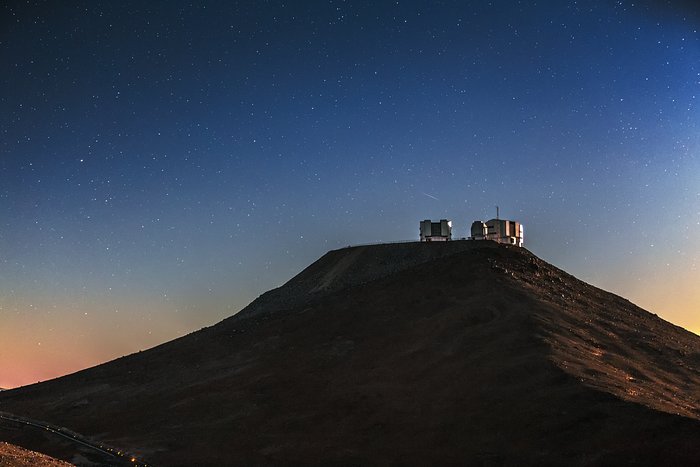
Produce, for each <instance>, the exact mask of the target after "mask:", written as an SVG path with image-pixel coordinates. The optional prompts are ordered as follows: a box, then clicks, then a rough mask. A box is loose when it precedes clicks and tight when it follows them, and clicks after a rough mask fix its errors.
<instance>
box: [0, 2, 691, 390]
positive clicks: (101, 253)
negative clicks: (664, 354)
mask: <svg viewBox="0 0 700 467" xmlns="http://www.w3.org/2000/svg"><path fill="white" fill-rule="evenodd" d="M3 4H4V6H2V7H0V70H1V71H0V387H13V386H17V385H22V384H28V383H31V382H35V381H38V380H45V379H49V378H51V377H55V376H58V375H61V374H65V373H68V372H72V371H75V370H77V369H80V368H84V367H87V366H91V365H94V364H97V363H99V362H103V361H106V360H109V359H112V358H115V357H117V356H121V355H124V354H128V353H132V352H135V351H138V350H141V349H145V348H148V347H150V346H153V345H156V344H158V343H161V342H164V341H167V340H170V339H172V338H174V337H177V336H180V335H183V334H185V333H188V332H191V331H194V330H196V329H199V328H201V327H203V326H207V325H211V324H214V323H215V322H217V321H219V320H221V319H223V318H225V317H227V316H230V315H231V314H233V313H235V312H236V311H238V310H240V309H241V308H242V307H243V306H245V305H246V304H247V303H249V302H250V301H251V300H253V299H254V298H255V297H256V296H258V295H259V294H261V293H262V292H264V291H265V290H268V289H270V288H272V287H275V286H278V285H281V284H282V283H283V282H285V281H286V280H287V279H289V278H291V277H292V276H293V275H294V274H296V273H297V272H299V271H300V270H301V269H303V268H304V267H305V266H307V265H308V264H309V263H311V262H312V261H314V260H315V259H317V258H318V257H319V256H321V255H322V254H324V253H325V252H326V251H327V250H329V249H334V248H339V247H343V246H346V245H350V244H359V243H368V242H380V241H392V240H409V239H417V238H418V222H419V221H420V220H421V219H426V218H432V219H440V218H443V217H448V218H451V219H453V221H454V226H455V227H454V231H455V235H456V236H457V237H462V236H467V235H468V228H469V226H470V224H471V222H472V221H473V220H475V219H484V220H486V219H489V218H491V217H494V215H495V207H494V206H495V205H499V206H500V207H501V217H504V218H511V219H515V220H519V221H521V222H522V223H523V224H524V226H525V235H526V237H525V245H526V247H528V248H529V249H530V250H532V251H533V252H534V253H535V254H537V255H539V256H540V257H542V258H543V259H545V260H547V261H549V262H551V263H553V264H555V265H556V266H559V267H561V268H563V269H565V270H567V271H568V272H570V273H572V274H574V275H575V276H577V277H579V278H581V279H583V280H586V281H588V282H590V283H592V284H594V285H596V286H599V287H602V288H604V289H606V290H609V291H612V292H615V293H617V294H619V295H622V296H624V297H626V298H628V299H630V300H632V301H633V302H635V303H636V304H638V305H640V306H642V307H644V308H646V309H648V310H649V311H652V312H655V313H657V314H659V315H660V316H662V317H663V318H665V319H667V320H669V321H671V322H673V323H675V324H678V325H680V326H683V327H685V328H687V329H691V330H693V331H695V332H700V311H699V309H700V287H698V284H699V283H700V271H699V270H698V258H699V257H700V242H699V241H698V232H700V145H699V143H700V132H699V130H700V113H699V108H698V101H699V100H700V36H699V34H698V28H700V16H699V15H698V14H697V12H696V11H694V10H693V9H692V8H690V7H688V5H691V4H692V3H691V2H688V3H685V2H654V1H636V2H626V1H618V2H615V1H580V2H572V1H561V0H551V1H539V2H531V1H522V2H520V1H493V2H486V1H473V2H469V1H454V2H436V1H425V2H416V1H393V2H388V1H387V2H354V1H325V2H320V1H299V2H281V1H266V2H263V1H250V2H230V1H221V2H181V1H162V2H150V1H149V2H143V1H138V2H137V1H118V2H105V1H75V2H54V1H39V2H36V1H23V2H19V1H10V2H9V3H8V2H3Z"/></svg>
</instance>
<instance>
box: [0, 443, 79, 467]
mask: <svg viewBox="0 0 700 467" xmlns="http://www.w3.org/2000/svg"><path fill="white" fill-rule="evenodd" d="M71 465H73V464H69V463H68V462H63V461H60V460H58V459H54V458H53V457H49V456H45V455H43V454H39V453H37V452H34V451H28V450H26V449H24V448H21V447H19V446H13V445H12V444H8V443H4V442H0V467H69V466H71Z"/></svg>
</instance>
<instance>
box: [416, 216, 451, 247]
mask: <svg viewBox="0 0 700 467" xmlns="http://www.w3.org/2000/svg"><path fill="white" fill-rule="evenodd" d="M449 240H452V221H451V220H447V219H440V222H433V221H431V220H430V219H426V220H424V221H421V223H420V241H421V242H447V241H449Z"/></svg>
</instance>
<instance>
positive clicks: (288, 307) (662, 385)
mask: <svg viewBox="0 0 700 467" xmlns="http://www.w3.org/2000/svg"><path fill="white" fill-rule="evenodd" d="M0 410H2V411H7V412H12V413H15V414H19V415H25V416H28V417H33V418H36V419H43V420H47V421H50V422H52V423H55V424H59V425H63V426H67V427H70V428H71V429H73V430H75V431H77V432H80V433H82V434H84V435H89V436H93V437H94V438H96V439H99V440H104V441H105V442H107V443H109V444H111V445H114V446H121V447H124V448H127V449H129V450H130V451H133V452H136V453H137V454H140V455H142V456H144V457H145V459H147V460H150V461H151V462H152V463H153V464H155V465H161V466H166V465H260V464H287V463H296V464H322V465H327V464H336V465H347V464H355V465H357V464H360V465H366V464H373V465H377V464H379V465H386V464H400V465H445V464H460V465H464V464H467V465H579V466H585V465H700V443H698V442H697V440H698V439H700V338H699V337H698V336H696V335H695V334H692V333H690V332H688V331H685V330H684V329H682V328H679V327H677V326H674V325H672V324H670V323H668V322H666V321H664V320H662V319H661V318H659V317H657V316H656V315H653V314H651V313H648V312H646V311H644V310H642V309H640V308H638V307H636V306H635V305H633V304H632V303H630V302H629V301H627V300H625V299H623V298H620V297H618V296H616V295H613V294H611V293H608V292H605V291H603V290H600V289H597V288H595V287H592V286H590V285H588V284H586V283H584V282H581V281H579V280H578V279H576V278H574V277H573V276H571V275H569V274H567V273H565V272H563V271H561V270H560V269H557V268H556V267H554V266H552V265H550V264H548V263H546V262H544V261H542V260H541V259H539V258H537V257H536V256H534V255H533V254H532V253H530V252H529V251H527V250H525V249H522V248H514V247H508V246H505V245H498V244H495V243H492V242H471V241H454V242H448V243H443V244H421V243H407V244H393V245H376V246H363V247H354V248H345V249H341V250H335V251H331V252H329V253H327V254H326V255H324V256H323V257H322V258H320V259H319V260H318V261H317V262H315V263H314V264H312V265H310V266H309V267H308V268H306V269H305V270H304V271H302V272H301V273H300V274H299V275H297V276H296V277H295V278H293V279H292V280H290V281H289V282H288V283H287V284H285V285H284V286H282V287H280V288H278V289H275V290H272V291H270V292H267V293H265V294H263V295H262V296H261V297H259V298H258V299H257V300H255V301H254V302H253V303H251V304H250V305H249V306H248V307H246V308H245V309H243V310H242V311H241V312H240V313H238V314H237V315H235V316H233V317H230V318H228V319H226V320H224V321H222V322H221V323H219V324H217V325H215V326H212V327H210V328H205V329H203V330H201V331H198V332H196V333H192V334H190V335H188V336H185V337H182V338H180V339H176V340H174V341H171V342H168V343H166V344H163V345H161V346H159V347H156V348H154V349H151V350H148V351H144V352H140V353H137V354H133V355H130V356H128V357H124V358H120V359H118V360H115V361H112V362H109V363H106V364H104V365H100V366H98V367H94V368H90V369H87V370H84V371H81V372H78V373H75V374H72V375H69V376H65V377H62V378H58V379H55V380H52V381H47V382H44V383H40V384H36V385H32V386H26V387H23V388H19V389H16V390H10V391H6V392H3V393H2V394H1V395H0ZM0 435H2V432H1V431H0Z"/></svg>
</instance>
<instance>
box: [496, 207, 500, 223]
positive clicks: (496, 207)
mask: <svg viewBox="0 0 700 467" xmlns="http://www.w3.org/2000/svg"><path fill="white" fill-rule="evenodd" d="M498 219H499V217H498V206H496V220H498Z"/></svg>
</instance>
